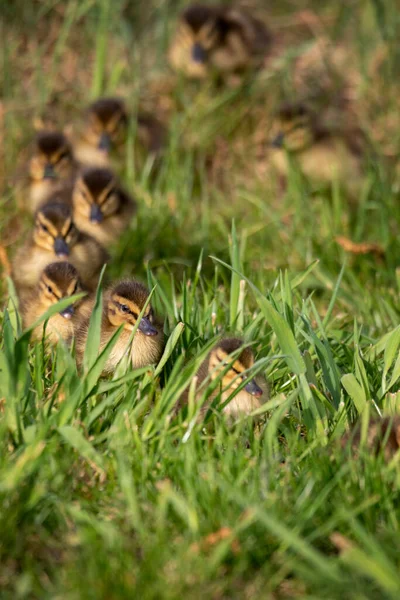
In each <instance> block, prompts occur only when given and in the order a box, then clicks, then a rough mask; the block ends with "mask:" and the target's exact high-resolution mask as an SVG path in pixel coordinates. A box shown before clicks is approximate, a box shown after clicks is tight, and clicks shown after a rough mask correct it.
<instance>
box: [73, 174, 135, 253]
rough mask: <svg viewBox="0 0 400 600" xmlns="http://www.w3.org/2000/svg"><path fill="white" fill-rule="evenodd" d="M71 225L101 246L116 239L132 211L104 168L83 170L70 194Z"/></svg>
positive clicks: (127, 201)
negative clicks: (72, 221)
mask: <svg viewBox="0 0 400 600" xmlns="http://www.w3.org/2000/svg"><path fill="white" fill-rule="evenodd" d="M72 204H73V219H74V223H75V225H76V226H77V227H78V228H79V229H80V231H83V232H85V233H87V234H89V235H91V236H92V237H93V238H94V239H95V240H97V241H98V242H99V243H100V244H102V245H103V246H109V245H110V244H113V243H114V242H116V241H117V240H118V239H119V237H120V236H121V234H122V233H123V232H124V231H125V229H126V228H127V227H128V226H129V222H130V220H131V218H132V216H133V214H134V212H135V210H136V203H135V202H134V201H133V199H132V198H131V197H130V196H129V195H128V194H127V193H126V192H125V191H124V190H123V189H122V188H121V186H120V185H119V184H118V181H117V180H116V178H115V176H114V173H113V172H112V171H111V170H110V169H107V168H104V167H93V168H91V169H87V170H85V171H83V173H82V174H81V176H80V177H78V179H77V180H76V182H75V186H74V190H73V193H72Z"/></svg>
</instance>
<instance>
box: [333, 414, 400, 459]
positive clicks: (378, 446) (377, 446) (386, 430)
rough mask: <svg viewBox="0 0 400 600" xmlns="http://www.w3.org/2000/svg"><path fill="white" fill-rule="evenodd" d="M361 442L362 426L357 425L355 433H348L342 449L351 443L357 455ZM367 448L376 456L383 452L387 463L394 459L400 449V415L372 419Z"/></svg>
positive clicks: (342, 442) (344, 438) (369, 426)
mask: <svg viewBox="0 0 400 600" xmlns="http://www.w3.org/2000/svg"><path fill="white" fill-rule="evenodd" d="M360 441H361V424H360V423H357V425H356V427H355V429H354V431H350V432H349V433H346V434H345V435H344V436H343V438H342V440H341V445H342V448H345V447H347V446H348V444H349V442H350V443H351V449H352V451H353V452H355V453H356V454H357V453H358V448H359V446H360ZM365 443H366V448H367V449H368V450H369V451H372V452H373V453H374V454H378V453H379V452H380V451H382V450H383V455H384V457H385V460H386V461H389V460H391V459H392V458H393V456H394V455H395V454H396V452H397V451H398V450H399V448H400V415H394V416H392V417H384V418H379V419H378V418H371V419H370V422H369V425H368V430H367V436H366V440H365Z"/></svg>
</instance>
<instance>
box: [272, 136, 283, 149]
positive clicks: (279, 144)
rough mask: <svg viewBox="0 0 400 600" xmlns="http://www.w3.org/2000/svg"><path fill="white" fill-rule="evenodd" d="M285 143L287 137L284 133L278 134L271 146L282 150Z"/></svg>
mask: <svg viewBox="0 0 400 600" xmlns="http://www.w3.org/2000/svg"><path fill="white" fill-rule="evenodd" d="M284 141H285V136H284V134H283V133H282V132H280V133H278V135H277V136H276V137H274V139H273V140H272V142H271V146H272V147H273V148H282V147H283V142H284Z"/></svg>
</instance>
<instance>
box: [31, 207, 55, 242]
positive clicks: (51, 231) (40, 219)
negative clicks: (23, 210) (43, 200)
mask: <svg viewBox="0 0 400 600" xmlns="http://www.w3.org/2000/svg"><path fill="white" fill-rule="evenodd" d="M36 226H37V227H38V229H39V231H40V233H43V236H47V235H51V236H52V237H53V238H54V237H57V235H58V231H57V229H56V228H55V227H54V225H53V223H52V222H51V221H49V220H48V219H46V217H45V216H44V215H43V214H42V213H40V212H39V213H38V215H37V221H36ZM40 226H43V227H47V230H48V231H42V230H41V229H40Z"/></svg>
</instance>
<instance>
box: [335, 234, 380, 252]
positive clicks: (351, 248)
mask: <svg viewBox="0 0 400 600" xmlns="http://www.w3.org/2000/svg"><path fill="white" fill-rule="evenodd" d="M335 241H336V243H337V244H339V246H341V247H342V248H343V250H345V251H346V252H351V254H376V255H377V256H384V254H385V251H384V249H383V247H382V246H381V245H380V244H376V243H373V242H352V241H351V240H349V238H346V237H344V236H343V235H338V236H336V237H335Z"/></svg>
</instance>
